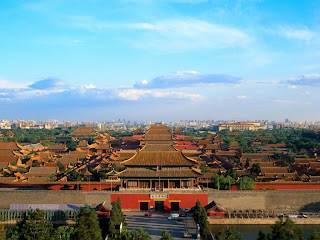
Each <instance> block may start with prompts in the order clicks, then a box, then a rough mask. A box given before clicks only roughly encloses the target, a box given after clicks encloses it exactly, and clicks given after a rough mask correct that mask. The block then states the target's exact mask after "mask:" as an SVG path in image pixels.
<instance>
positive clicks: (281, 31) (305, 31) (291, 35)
mask: <svg viewBox="0 0 320 240" xmlns="http://www.w3.org/2000/svg"><path fill="white" fill-rule="evenodd" d="M267 32H269V33H272V34H276V35H278V36H281V37H284V38H287V39H293V40H302V41H306V42H308V41H310V40H312V39H314V38H315V37H317V33H316V32H315V31H312V30H310V29H309V28H308V27H306V26H284V25H280V26H277V27H275V28H274V29H272V30H267Z"/></svg>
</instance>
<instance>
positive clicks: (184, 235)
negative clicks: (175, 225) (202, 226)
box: [183, 232, 192, 238]
mask: <svg viewBox="0 0 320 240" xmlns="http://www.w3.org/2000/svg"><path fill="white" fill-rule="evenodd" d="M183 237H184V238H192V235H191V234H190V233H188V232H185V233H183Z"/></svg>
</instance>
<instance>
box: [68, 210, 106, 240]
mask: <svg viewBox="0 0 320 240" xmlns="http://www.w3.org/2000/svg"><path fill="white" fill-rule="evenodd" d="M75 230H76V231H75V237H74V239H81V240H102V235H101V229H100V226H99V221H98V215H97V213H96V211H94V210H91V209H89V208H88V207H84V208H81V210H80V213H79V215H78V219H77V224H76V228H75Z"/></svg>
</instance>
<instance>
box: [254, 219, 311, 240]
mask: <svg viewBox="0 0 320 240" xmlns="http://www.w3.org/2000/svg"><path fill="white" fill-rule="evenodd" d="M271 228H272V232H271V233H270V234H266V233H263V232H259V238H258V240H279V239H281V240H304V239H305V238H304V237H303V232H302V229H301V228H299V227H297V226H295V224H294V223H293V221H292V220H291V219H289V218H283V217H280V218H279V221H277V222H276V223H275V224H274V225H272V227H271Z"/></svg>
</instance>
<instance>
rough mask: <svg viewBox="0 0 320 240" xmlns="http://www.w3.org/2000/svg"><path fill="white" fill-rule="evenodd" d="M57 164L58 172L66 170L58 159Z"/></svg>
mask: <svg viewBox="0 0 320 240" xmlns="http://www.w3.org/2000/svg"><path fill="white" fill-rule="evenodd" d="M57 165H58V167H59V172H61V173H65V172H66V167H65V166H64V165H63V164H62V163H61V162H60V161H58V163H57Z"/></svg>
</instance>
